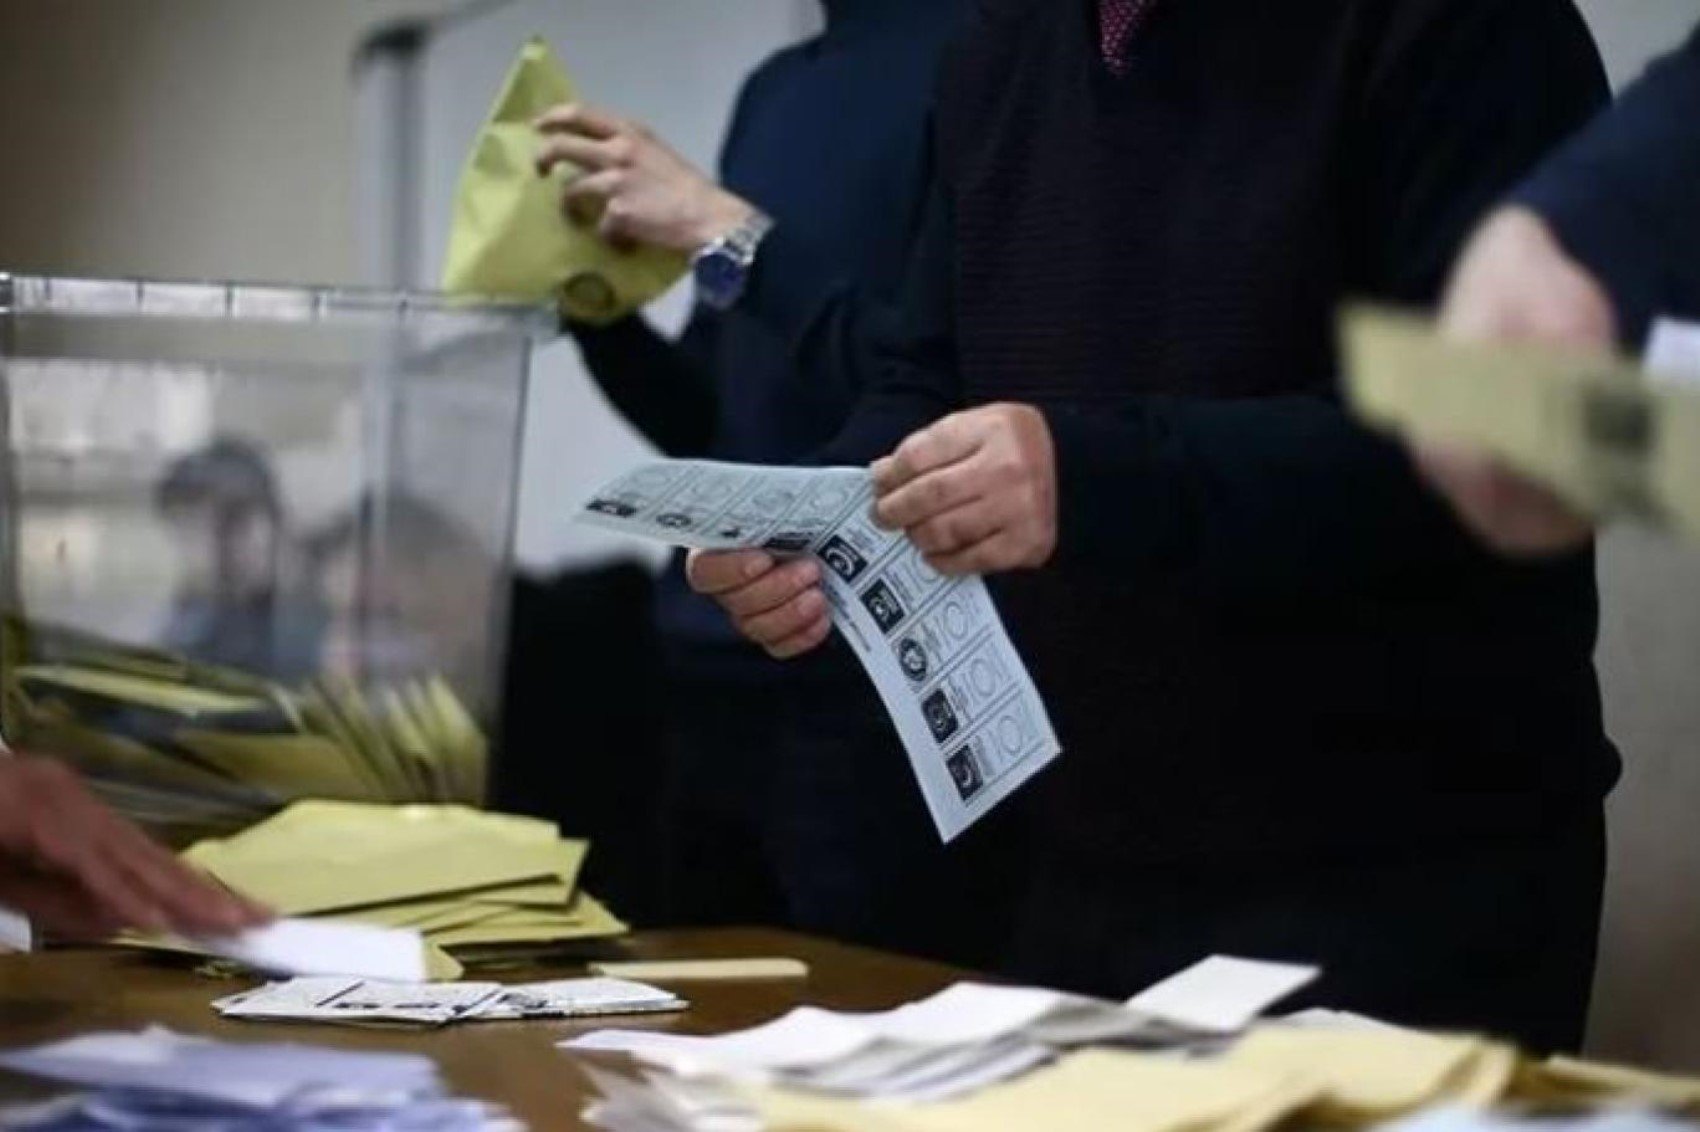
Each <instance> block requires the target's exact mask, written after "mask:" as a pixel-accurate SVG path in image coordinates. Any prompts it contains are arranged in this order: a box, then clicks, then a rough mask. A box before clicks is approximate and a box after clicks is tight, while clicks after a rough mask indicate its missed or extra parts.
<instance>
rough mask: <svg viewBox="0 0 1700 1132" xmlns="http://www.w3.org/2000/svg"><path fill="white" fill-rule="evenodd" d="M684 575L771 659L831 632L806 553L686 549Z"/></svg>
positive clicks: (795, 652) (813, 644) (796, 652)
mask: <svg viewBox="0 0 1700 1132" xmlns="http://www.w3.org/2000/svg"><path fill="white" fill-rule="evenodd" d="M685 574H686V577H688V578H689V579H690V583H691V587H692V588H693V589H695V590H696V591H697V592H698V593H700V594H704V595H706V596H708V597H712V598H713V599H714V600H715V601H717V602H719V603H720V606H721V607H722V608H723V609H725V610H726V612H727V614H728V616H730V617H731V618H732V622H733V624H734V625H736V626H737V627H738V631H739V632H740V633H742V634H743V635H744V636H745V637H747V638H749V639H750V640H751V641H754V642H755V643H756V644H758V645H760V646H761V647H762V648H763V649H765V650H766V651H767V653H768V655H770V656H772V657H774V658H775V659H777V660H789V659H791V658H792V657H795V656H801V655H802V654H803V653H806V652H809V651H811V650H812V649H815V648H817V647H818V646H819V645H820V644H821V643H822V642H823V641H825V640H826V638H827V637H828V636H829V635H830V634H831V633H832V616H831V611H830V610H829V608H828V606H827V601H826V594H825V593H824V592H823V591H822V590H821V573H820V564H819V563H817V562H816V561H815V560H814V559H812V558H796V559H792V560H790V561H780V560H778V559H775V558H774V557H773V556H772V555H771V554H768V553H767V552H766V551H762V550H730V551H707V550H697V551H692V552H691V555H690V557H689V558H688V559H687V560H686V564H685Z"/></svg>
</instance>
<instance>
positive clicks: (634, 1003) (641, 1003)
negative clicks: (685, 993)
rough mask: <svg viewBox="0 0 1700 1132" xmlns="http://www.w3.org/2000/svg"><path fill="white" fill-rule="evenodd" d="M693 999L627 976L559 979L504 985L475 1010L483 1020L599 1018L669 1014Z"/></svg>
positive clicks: (480, 1019) (477, 1018)
mask: <svg viewBox="0 0 1700 1132" xmlns="http://www.w3.org/2000/svg"><path fill="white" fill-rule="evenodd" d="M689 1006H690V1003H689V1002H687V1001H686V1000H685V999H682V998H680V997H679V996H678V995H676V994H673V993H672V992H671V991H664V990H662V989H661V988H659V987H652V986H647V985H645V984H644V983H634V982H631V981H630V980H627V979H602V978H594V979H558V980H555V981H553V982H545V983H521V984H518V985H513V986H505V987H502V988H501V991H500V993H499V994H497V995H496V996H495V998H493V999H490V1000H487V1001H486V1002H485V1003H483V1005H481V1006H480V1007H479V1008H478V1010H477V1011H476V1012H475V1013H474V1015H473V1018H474V1019H475V1020H476V1021H479V1022H502V1021H511V1020H517V1019H526V1018H595V1017H604V1016H608V1015H613V1014H666V1013H671V1012H673V1011H678V1010H684V1009H686V1008H687V1007H689Z"/></svg>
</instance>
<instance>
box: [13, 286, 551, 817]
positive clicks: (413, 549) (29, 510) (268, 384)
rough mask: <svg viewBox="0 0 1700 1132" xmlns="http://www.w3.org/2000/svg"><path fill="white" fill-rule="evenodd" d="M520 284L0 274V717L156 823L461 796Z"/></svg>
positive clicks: (479, 728) (482, 754)
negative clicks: (282, 283) (426, 291)
mask: <svg viewBox="0 0 1700 1132" xmlns="http://www.w3.org/2000/svg"><path fill="white" fill-rule="evenodd" d="M548 329H549V321H548V319H547V316H546V315H545V314H544V312H542V311H541V310H540V309H537V308H532V307H492V306H470V305H464V304H458V303H456V302H453V301H450V300H448V299H444V298H440V297H435V296H426V295H413V294H395V293H382V292H368V291H338V290H323V289H309V288H287V287H259V286H242V285H227V284H174V283H153V282H135V281H125V282H109V281H98V280H83V279H48V278H40V277H25V276H16V277H8V276H3V275H0V423H3V426H4V428H3V435H4V437H5V440H6V446H5V449H4V459H3V463H0V491H3V492H4V499H3V500H0V571H3V573H0V586H3V592H0V597H3V602H4V621H3V636H0V694H3V699H0V732H3V734H4V737H5V740H6V743H7V745H8V746H10V747H11V748H12V749H13V750H15V751H27V752H30V753H32V754H41V755H47V756H52V757H56V758H62V759H65V760H67V761H68V762H70V763H73V764H74V765H75V766H76V767H77V768H78V769H79V770H80V771H81V772H82V773H83V774H84V775H85V777H87V778H88V779H89V780H90V781H91V782H92V783H93V784H94V785H95V787H96V788H97V789H98V790H99V791H100V792H101V793H102V794H103V795H104V796H105V797H106V798H107V799H108V800H109V801H111V802H112V803H113V804H114V805H116V806H117V807H118V808H119V809H120V810H122V811H124V812H126V813H128V814H130V815H131V816H133V817H135V818H137V819H138V820H140V821H141V822H142V823H143V824H144V825H146V826H148V827H150V828H152V829H153V830H154V831H155V832H156V833H158V834H159V835H161V836H163V837H165V838H166V839H168V840H170V841H172V842H174V843H181V842H183V841H186V840H188V839H191V838H194V837H199V836H204V835H206V834H208V833H216V832H221V831H230V830H233V829H237V828H241V827H243V826H245V825H247V824H249V823H251V822H253V821H255V820H258V819H259V818H262V817H264V816H266V815H267V814H270V813H272V812H274V811H275V810H276V809H278V808H279V807H281V806H282V805H284V804H286V803H288V802H290V801H293V800H296V799H299V798H304V797H313V798H334V799H352V800H363V801H464V802H471V803H477V802H479V801H480V800H481V799H482V797H483V793H484V789H485V783H486V780H487V777H488V773H489V768H488V766H487V762H488V754H487V745H486V742H485V738H484V737H485V736H486V735H488V734H489V733H490V729H491V728H492V727H493V726H494V723H495V720H494V718H493V717H494V715H495V712H496V708H497V704H498V702H499V693H500V689H499V686H498V681H499V679H500V672H501V667H500V661H501V655H502V651H503V648H504V646H505V636H506V618H507V595H508V592H509V585H510V580H511V549H510V548H511V546H512V537H511V536H512V528H513V521H514V510H515V500H516V494H517V479H518V470H519V437H520V426H521V414H522V411H523V404H524V395H525V383H526V375H527V370H528V366H529V360H530V351H531V347H532V344H533V342H534V341H535V340H536V339H537V337H538V336H539V335H541V334H543V333H545V332H546V331H547V330H548Z"/></svg>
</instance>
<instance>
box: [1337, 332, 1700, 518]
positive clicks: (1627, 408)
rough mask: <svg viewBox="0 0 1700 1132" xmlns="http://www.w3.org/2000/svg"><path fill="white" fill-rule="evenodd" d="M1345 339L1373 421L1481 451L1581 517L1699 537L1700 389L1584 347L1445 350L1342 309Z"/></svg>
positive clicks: (1353, 380) (1442, 344)
mask: <svg viewBox="0 0 1700 1132" xmlns="http://www.w3.org/2000/svg"><path fill="white" fill-rule="evenodd" d="M1342 337H1343V341H1344V346H1345V353H1346V376H1347V386H1348V391H1349V393H1350V395H1351V400H1352V404H1353V406H1354V408H1355V410H1356V411H1357V413H1358V414H1359V415H1360V416H1361V417H1362V418H1364V419H1365V420H1366V421H1368V422H1370V423H1371V424H1374V425H1376V426H1379V427H1383V428H1386V429H1389V430H1392V431H1397V432H1401V433H1406V434H1409V435H1414V436H1416V437H1418V438H1420V439H1424V440H1428V441H1433V442H1440V443H1450V444H1455V445H1459V446H1463V447H1468V448H1472V449H1476V450H1480V451H1483V452H1486V453H1488V454H1489V455H1491V456H1493V457H1494V458H1495V459H1497V460H1499V461H1500V462H1501V463H1503V464H1504V465H1505V466H1507V467H1508V468H1510V469H1512V470H1513V471H1516V472H1518V473H1521V474H1522V475H1524V476H1527V477H1529V478H1532V479H1534V480H1536V481H1539V482H1540V483H1542V484H1544V485H1546V486H1547V487H1549V488H1550V489H1551V490H1552V491H1553V492H1555V493H1556V494H1557V495H1558V496H1560V497H1561V498H1562V499H1563V500H1564V501H1565V502H1566V503H1568V504H1569V505H1570V506H1571V507H1573V508H1574V509H1576V510H1577V511H1580V512H1581V513H1583V514H1586V515H1591V516H1594V517H1597V518H1600V519H1606V518H1611V517H1615V516H1622V517H1626V518H1632V519H1635V520H1638V521H1640V522H1644V523H1648V524H1650V525H1653V526H1656V527H1660V528H1663V529H1666V530H1670V531H1673V532H1677V533H1680V534H1682V535H1684V536H1685V537H1688V538H1700V385H1696V384H1695V383H1693V382H1686V381H1673V380H1657V379H1655V378H1654V377H1652V376H1651V375H1650V374H1649V373H1648V372H1647V370H1645V369H1643V368H1641V367H1640V366H1636V365H1634V364H1632V363H1630V362H1628V361H1625V360H1623V359H1618V358H1613V357H1610V356H1605V355H1599V354H1594V353H1590V352H1588V351H1577V350H1565V349H1559V348H1555V347H1551V346H1533V345H1495V344H1479V343H1458V342H1452V341H1449V340H1446V339H1445V338H1443V337H1441V335H1440V334H1439V333H1438V332H1437V331H1436V330H1435V329H1434V328H1433V327H1432V326H1431V325H1429V324H1428V323H1426V322H1424V321H1422V320H1419V319H1413V318H1407V317H1403V316H1397V315H1390V314H1387V313H1385V312H1380V311H1375V310H1369V309H1358V310H1351V311H1348V312H1347V313H1346V315H1345V316H1344V318H1343V320H1342ZM1667 349H1669V350H1671V351H1675V350H1676V347H1668V348H1667Z"/></svg>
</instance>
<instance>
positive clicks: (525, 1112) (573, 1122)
mask: <svg viewBox="0 0 1700 1132" xmlns="http://www.w3.org/2000/svg"><path fill="white" fill-rule="evenodd" d="M767 956H793V957H795V958H798V959H801V960H803V961H804V962H805V963H807V964H808V965H809V969H810V974H809V977H808V979H807V980H793V981H788V982H751V983H692V984H689V985H685V984H680V985H679V987H678V988H677V989H678V990H679V991H680V993H682V994H683V995H684V996H685V997H687V998H689V999H690V1000H691V1002H692V1007H691V1009H690V1010H688V1011H686V1012H684V1013H682V1014H673V1015H660V1016H652V1017H637V1018H612V1019H608V1018H604V1019H594V1020H590V1021H586V1022H575V1023H569V1022H484V1023H464V1024H462V1025H459V1026H451V1027H445V1028H443V1029H440V1030H430V1031H419V1030H362V1029H350V1028H339V1027H335V1026H306V1025H294V1024H290V1025H282V1024H278V1023H264V1022H234V1021H225V1020H224V1019H221V1018H220V1017H218V1015H217V1014H215V1013H214V1012H213V1011H212V1009H211V1008H210V1007H209V1006H208V1003H210V1002H211V1001H212V1000H213V999H214V998H218V997H220V996H222V995H225V994H232V993H234V992H235V991H237V990H240V989H242V987H244V986H246V985H247V984H246V983H229V982H221V981H215V980H211V979H208V978H206V977H204V976H201V975H197V974H195V973H194V972H192V971H190V970H187V969H185V968H183V967H180V966H172V965H169V964H167V963H165V962H162V961H161V960H158V959H155V958H152V957H148V956H143V955H139V954H134V953H128V952H113V951H59V952H49V953H46V954H41V955H30V956H6V957H0V1048H11V1047H15V1046H20V1045H30V1044H35V1043H39V1042H44V1041H49V1040H53V1039H56V1038H63V1037H68V1036H71V1035H74V1034H79V1033H86V1032H89V1031H92V1030H117V1029H132V1030H133V1029H137V1028H139V1027H143V1026H148V1025H163V1026H168V1027H170V1028H172V1029H174V1030H177V1031H180V1032H182V1033H189V1034H202V1035H206V1036H208V1037H215V1038H224V1039H232V1040H248V1041H304V1042H315V1043H320V1044H323V1045H331V1046H341V1047H344V1048H348V1049H383V1050H406V1051H412V1052H417V1053H423V1054H426V1055H428V1056H430V1057H432V1058H434V1059H435V1060H436V1061H437V1063H438V1065H439V1066H441V1068H442V1070H443V1075H444V1077H445V1078H446V1079H447V1082H448V1085H449V1088H450V1089H451V1090H453V1091H454V1092H455V1093H457V1094H460V1095H464V1096H471V1097H479V1098H483V1099H486V1100H492V1101H497V1102H499V1103H501V1104H503V1105H506V1106H507V1107H508V1108H509V1109H510V1110H511V1111H512V1112H513V1114H514V1115H515V1116H517V1117H519V1118H520V1119H521V1120H524V1121H525V1122H526V1123H527V1124H528V1125H529V1126H530V1127H531V1128H533V1129H537V1130H539V1132H550V1130H568V1129H582V1128H585V1127H587V1126H586V1125H585V1124H584V1123H583V1122H582V1121H581V1120H580V1119H579V1113H580V1112H581V1111H582V1110H583V1108H584V1105H585V1101H586V1099H587V1092H588V1086H587V1083H586V1081H585V1079H584V1076H583V1074H581V1073H580V1072H579V1071H578V1070H577V1069H576V1067H575V1064H574V1059H573V1057H572V1056H571V1055H569V1054H566V1053H564V1052H562V1051H561V1050H557V1049H556V1048H555V1043H556V1042H558V1041H560V1040H561V1039H562V1038H566V1037H570V1036H572V1035H574V1034H578V1033H582V1032H583V1031H585V1030H592V1029H600V1028H605V1027H608V1026H619V1027H627V1028H636V1027H644V1028H652V1029H664V1030H673V1031H677V1032H680V1033H714V1032H720V1031H725V1030H731V1029H737V1028H740V1027H744V1026H752V1025H755V1024H756V1023H759V1022H763V1021H767V1020H768V1019H771V1018H774V1017H777V1016H778V1015H780V1014H782V1013H784V1012H785V1011H787V1010H789V1009H791V1008H792V1007H793V1006H797V1005H799V1004H803V1003H809V1004H813V1005H817V1006H825V1007H831V1008H834V1009H840V1010H879V1009H885V1008H888V1007H892V1006H896V1005H898V1004H900V1003H903V1002H907V1001H911V1000H913V999H916V998H920V997H923V996H925V995H928V994H931V993H933V992H934V991H937V990H939V989H941V988H942V987H944V986H946V985H948V984H950V983H952V982H955V981H956V980H958V979H961V978H963V977H964V972H961V971H957V970H954V969H952V968H949V967H945V966H941V965H939V964H936V963H927V962H923V961H920V960H912V959H903V958H900V957H898V956H895V955H887V954H884V953H882V952H877V951H869V950H866V949H863V948H857V947H849V946H845V945H842V944H836V943H829V942H827V941H824V940H817V939H810V938H808V937H805V936H799V935H793V934H790V933H786V932H777V931H766V930H756V929H725V930H715V931H690V932H653V933H644V934H639V935H635V936H631V937H629V938H628V939H625V940H621V941H618V942H615V943H612V944H608V945H605V946H604V947H603V948H602V949H601V952H600V953H599V954H598V956H596V957H598V958H628V959H709V958H753V957H767ZM583 973H584V971H583V968H582V966H574V965H571V964H562V965H557V966H551V967H540V968H531V969H525V970H516V971H511V972H510V971H505V972H503V973H502V974H501V975H500V976H498V981H501V982H529V981H535V980H540V979H559V978H570V977H573V976H575V975H582V974H583ZM29 1088H30V1087H29V1086H28V1085H26V1084H25V1083H23V1082H20V1081H17V1080H15V1079H13V1080H5V1079H3V1078H0V1098H8V1097H9V1098H13V1099H15V1098H17V1097H19V1096H23V1095H26V1094H27V1093H28V1090H29Z"/></svg>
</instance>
